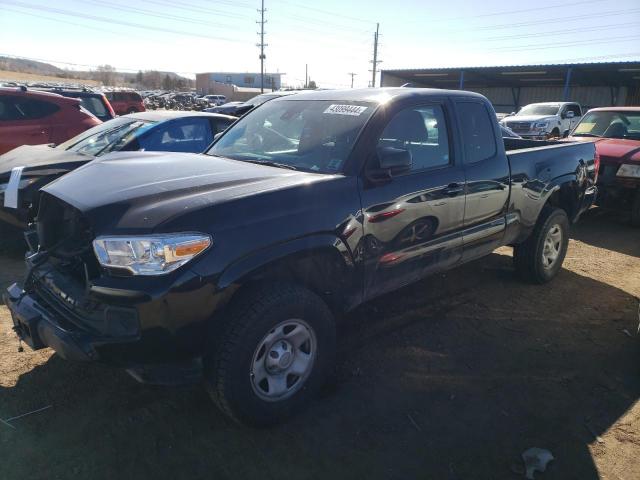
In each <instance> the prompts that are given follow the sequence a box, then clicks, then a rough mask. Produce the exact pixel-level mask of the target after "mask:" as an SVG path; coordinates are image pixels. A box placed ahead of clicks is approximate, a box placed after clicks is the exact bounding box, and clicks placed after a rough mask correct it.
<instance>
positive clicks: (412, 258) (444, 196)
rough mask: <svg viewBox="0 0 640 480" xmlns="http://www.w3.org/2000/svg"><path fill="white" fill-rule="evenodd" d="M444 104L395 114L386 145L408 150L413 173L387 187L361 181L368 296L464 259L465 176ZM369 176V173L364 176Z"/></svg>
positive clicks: (374, 160)
mask: <svg viewBox="0 0 640 480" xmlns="http://www.w3.org/2000/svg"><path fill="white" fill-rule="evenodd" d="M449 125H450V122H448V121H447V112H446V109H445V104H444V103H435V104H427V105H416V106H413V107H408V108H404V109H401V110H400V111H398V112H397V113H395V114H394V115H392V116H391V118H390V120H389V121H388V123H387V124H386V126H385V127H384V130H383V131H382V133H381V135H380V136H379V138H378V140H377V147H376V151H375V152H372V155H371V158H370V159H369V162H368V163H367V169H368V168H372V167H374V168H375V166H376V165H377V164H378V162H379V160H378V158H377V156H376V155H378V152H379V151H380V147H392V148H394V149H406V150H408V151H409V152H410V154H411V157H412V163H411V168H410V169H409V170H408V171H406V172H404V173H403V174H401V175H397V176H393V178H390V179H388V180H387V181H385V182H382V183H380V182H375V183H374V182H371V181H369V180H367V178H365V179H363V182H361V185H362V189H361V200H362V212H363V217H362V218H363V224H364V236H363V239H362V255H363V259H364V270H365V297H366V298H372V297H375V296H377V295H381V294H383V293H386V292H389V291H392V290H395V289H397V288H399V287H401V286H403V285H406V284H409V283H411V282H413V281H415V280H418V279H419V278H421V277H423V276H425V275H427V274H429V273H432V272H434V271H437V270H442V269H446V268H448V267H450V266H452V265H455V264H456V263H458V261H459V260H460V258H461V255H462V234H461V232H462V228H463V223H464V209H465V174H464V169H463V167H462V165H459V164H457V162H456V161H455V159H454V156H453V155H452V153H453V145H452V144H453V142H452V141H450V138H451V137H450V128H449ZM365 176H366V174H365Z"/></svg>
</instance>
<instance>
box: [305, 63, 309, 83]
mask: <svg viewBox="0 0 640 480" xmlns="http://www.w3.org/2000/svg"><path fill="white" fill-rule="evenodd" d="M308 87H309V64H308V63H305V64H304V88H308Z"/></svg>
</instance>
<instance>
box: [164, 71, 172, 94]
mask: <svg viewBox="0 0 640 480" xmlns="http://www.w3.org/2000/svg"><path fill="white" fill-rule="evenodd" d="M162 88H163V89H165V90H173V81H172V80H171V77H170V76H169V74H168V73H167V74H165V76H164V78H163V79H162Z"/></svg>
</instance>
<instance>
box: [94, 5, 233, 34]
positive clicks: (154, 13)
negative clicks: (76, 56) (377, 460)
mask: <svg viewBox="0 0 640 480" xmlns="http://www.w3.org/2000/svg"><path fill="white" fill-rule="evenodd" d="M84 1H85V2H88V3H93V4H94V5H98V6H104V7H106V8H110V9H114V10H125V11H129V12H132V13H141V14H143V15H146V16H149V17H156V18H164V19H167V20H174V21H177V22H183V23H187V24H190V25H204V26H207V27H210V26H216V27H218V28H234V27H232V26H230V25H228V24H224V23H212V22H209V21H208V20H197V19H195V18H189V17H183V16H180V15H172V14H167V13H158V12H157V11H152V10H146V9H142V8H137V7H129V6H126V5H120V4H115V3H112V2H107V1H104V0H84Z"/></svg>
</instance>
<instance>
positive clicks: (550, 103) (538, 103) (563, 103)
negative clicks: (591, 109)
mask: <svg viewBox="0 0 640 480" xmlns="http://www.w3.org/2000/svg"><path fill="white" fill-rule="evenodd" d="M572 103H578V102H536V103H528V104H527V106H529V105H558V106H560V105H569V104H572Z"/></svg>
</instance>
